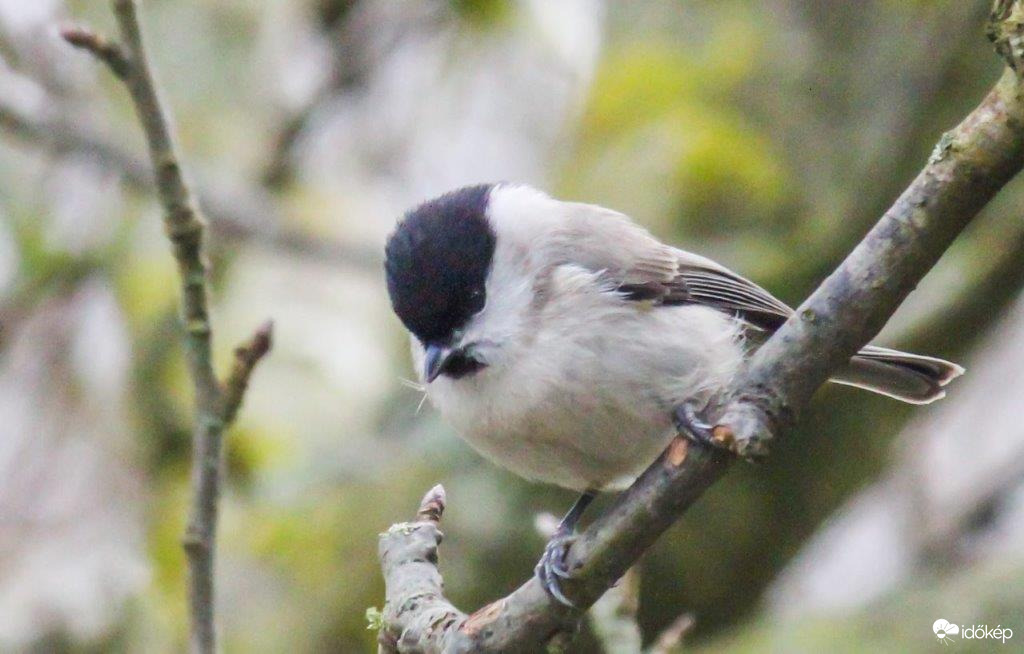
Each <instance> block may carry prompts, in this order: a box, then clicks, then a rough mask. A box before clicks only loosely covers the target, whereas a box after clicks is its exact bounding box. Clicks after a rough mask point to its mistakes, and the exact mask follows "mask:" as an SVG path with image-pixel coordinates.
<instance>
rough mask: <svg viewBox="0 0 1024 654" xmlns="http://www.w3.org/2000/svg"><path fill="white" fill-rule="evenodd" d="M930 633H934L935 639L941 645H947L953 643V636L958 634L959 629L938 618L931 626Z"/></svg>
mask: <svg viewBox="0 0 1024 654" xmlns="http://www.w3.org/2000/svg"><path fill="white" fill-rule="evenodd" d="M932 631H934V632H935V637H936V638H938V639H939V641H940V642H942V644H943V645H948V644H949V643H950V642H951V641H953V636H956V635H957V634H959V633H960V627H958V626H956V625H955V624H952V623H951V622H949V621H948V620H943V619H942V618H939V619H938V620H936V621H935V623H934V624H932Z"/></svg>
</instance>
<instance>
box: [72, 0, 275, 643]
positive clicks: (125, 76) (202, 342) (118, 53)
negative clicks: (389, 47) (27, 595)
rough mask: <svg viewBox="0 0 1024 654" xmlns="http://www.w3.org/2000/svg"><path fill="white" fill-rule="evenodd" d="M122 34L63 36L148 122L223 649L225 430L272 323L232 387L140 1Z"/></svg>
mask: <svg viewBox="0 0 1024 654" xmlns="http://www.w3.org/2000/svg"><path fill="white" fill-rule="evenodd" d="M112 4H113V10H114V15H115V18H116V19H117V24H118V29H119V33H120V41H121V42H120V43H114V42H112V41H109V40H108V39H105V38H103V37H100V36H98V35H96V34H94V33H93V32H90V31H89V30H87V29H84V28H80V27H76V28H69V29H65V30H64V31H63V32H62V35H63V36H64V38H65V39H66V40H67V41H68V42H69V43H71V44H72V45H74V46H76V47H80V48H84V49H86V50H88V51H89V52H91V53H92V54H93V55H95V56H96V57H97V58H98V59H99V60H100V61H102V62H103V63H105V64H106V65H107V66H108V67H109V68H110V69H111V71H112V72H113V73H114V74H115V75H116V76H117V77H118V78H120V79H121V80H123V81H124V84H125V86H126V87H127V89H128V92H129V94H130V95H131V98H132V103H133V105H134V107H135V111H136V115H137V116H138V118H139V121H140V122H141V123H142V128H143V132H144V134H145V137H146V142H147V144H148V146H149V154H150V161H151V163H152V168H153V170H154V172H155V178H156V188H157V195H158V197H159V199H160V204H161V205H162V206H163V210H164V216H163V221H164V230H165V231H166V233H167V236H168V238H169V239H170V241H171V245H172V249H173V252H174V257H175V259H176V260H177V262H178V271H179V273H180V275H179V277H180V282H181V283H180V292H181V305H180V306H181V315H180V318H181V322H182V325H183V326H184V331H185V346H186V347H185V353H186V360H187V362H188V370H189V376H190V378H191V380H192V386H193V392H194V401H195V408H196V415H195V426H194V431H193V460H192V501H191V506H190V511H189V518H188V526H187V528H186V533H185V537H184V539H183V545H184V548H185V552H186V554H187V555H188V564H189V593H188V595H189V614H190V618H191V630H190V642H191V648H192V650H193V651H194V652H203V653H207V652H214V651H216V623H215V620H214V551H215V545H216V533H217V505H218V500H219V497H220V487H221V479H222V475H221V469H222V467H223V437H224V430H225V429H226V427H227V426H228V425H229V424H230V423H231V421H232V420H233V419H234V417H235V414H236V412H237V410H238V407H239V406H240V405H241V402H242V396H243V395H244V393H245V389H246V387H247V386H248V380H249V375H250V374H251V373H252V369H253V367H254V366H255V365H256V363H257V362H258V361H259V360H260V359H261V358H262V357H263V355H265V354H266V353H267V351H268V350H269V349H270V343H271V333H270V331H271V326H270V324H269V323H267V324H266V325H264V326H263V327H261V328H260V330H259V331H257V333H256V335H255V336H254V337H253V339H252V340H251V341H250V342H249V343H248V344H246V345H244V346H242V347H241V348H239V350H238V351H237V352H236V363H235V367H234V369H233V371H232V373H231V375H230V377H229V379H228V383H227V385H226V386H225V387H223V388H222V387H221V384H220V382H219V380H218V379H217V375H216V373H215V372H214V368H213V354H212V349H213V348H212V328H211V325H210V311H209V279H208V264H207V261H206V256H205V253H204V243H203V241H204V232H205V226H206V223H205V220H204V219H203V216H202V214H201V213H200V211H199V208H198V205H197V204H196V200H195V197H194V195H193V193H192V190H191V188H190V187H189V185H188V183H187V182H186V181H185V179H184V176H183V175H182V171H181V163H180V158H179V155H178V152H177V147H176V144H175V140H174V136H173V133H172V129H171V119H170V116H169V113H168V111H167V110H166V108H165V107H164V105H163V103H162V102H161V100H160V94H159V91H158V90H157V86H156V83H155V81H154V79H153V73H152V71H151V70H150V64H149V59H148V57H147V55H146V49H145V46H144V44H143V38H142V31H141V28H140V26H139V20H138V7H137V4H136V2H135V0H113V3H112Z"/></svg>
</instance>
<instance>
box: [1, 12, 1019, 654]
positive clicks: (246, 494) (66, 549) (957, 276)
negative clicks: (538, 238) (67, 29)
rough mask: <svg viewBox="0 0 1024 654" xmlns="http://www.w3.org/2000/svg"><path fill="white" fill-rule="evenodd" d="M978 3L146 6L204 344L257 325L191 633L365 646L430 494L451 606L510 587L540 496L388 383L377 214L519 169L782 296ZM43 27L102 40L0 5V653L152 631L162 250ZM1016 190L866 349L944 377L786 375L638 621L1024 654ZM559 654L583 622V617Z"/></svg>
mask: <svg viewBox="0 0 1024 654" xmlns="http://www.w3.org/2000/svg"><path fill="white" fill-rule="evenodd" d="M988 5H989V2H988V1H987V0H943V1H939V0H934V1H920V0H916V1H909V0H864V1H862V2H846V1H843V0H824V1H823V0H760V1H758V2H749V1H746V0H716V1H711V0H686V1H668V0H649V1H644V2H611V1H602V0H520V1H513V0H448V1H442V0H433V1H426V0H422V1H416V2H412V1H408V2H393V1H391V0H292V1H285V0H273V1H262V2H261V1H257V0H177V1H171V0H147V1H146V2H144V23H145V27H146V28H147V30H148V36H149V43H150V46H151V51H152V55H153V58H154V62H155V64H156V66H157V70H158V77H159V79H160V81H161V82H162V83H163V85H164V88H165V91H166V97H167V99H168V100H169V101H170V103H171V105H172V106H173V109H174V113H175V115H176V118H177V122H178V126H179V136H180V140H181V143H182V146H183V148H184V152H185V154H186V160H187V166H188V169H189V172H190V175H191V177H192V178H193V179H194V180H195V182H196V183H197V185H198V186H199V187H200V189H201V190H202V196H203V205H204V208H205V210H206V212H207V214H208V216H209V219H210V221H211V223H212V237H211V257H212V260H213V264H214V270H215V297H214V302H213V303H214V309H215V311H214V320H215V330H216V332H215V338H216V350H217V353H218V360H219V362H220V364H221V366H224V365H226V364H227V362H228V361H229V360H230V352H231V348H232V346H233V345H234V344H235V343H237V342H239V341H240V340H242V339H243V338H244V337H246V336H247V335H248V334H249V333H250V332H251V330H252V329H253V328H254V327H255V326H256V325H257V324H258V323H259V322H261V321H262V320H263V319H265V318H266V317H273V318H274V320H275V321H276V330H277V331H276V334H277V339H276V346H275V349H274V351H273V354H272V356H271V357H269V359H268V360H266V361H265V362H264V363H263V364H262V365H261V366H260V368H259V369H258V370H257V372H256V375H255V379H254V381H253V384H252V387H251V391H250V393H249V396H248V398H247V402H246V405H245V407H244V409H243V411H242V414H241V418H240V420H239V423H238V425H237V426H236V428H235V429H234V430H233V431H232V433H231V436H230V440H229V443H228V468H229V471H228V474H229V481H228V484H227V492H226V494H225V497H224V500H223V512H222V521H221V540H220V547H219V578H218V581H219V597H218V603H219V607H220V617H221V623H222V633H223V642H224V647H225V650H226V651H229V652H283V651H295V652H360V651H370V650H372V648H373V647H374V645H373V642H374V637H375V634H374V632H373V631H372V630H368V629H367V621H366V618H365V612H366V609H367V608H368V607H371V606H380V605H381V603H382V601H383V587H382V582H381V580H380V578H379V574H378V564H377V559H376V541H377V537H376V535H377V533H378V532H379V531H382V530H384V529H386V528H387V526H388V525H389V524H390V523H392V522H396V521H399V520H404V519H407V518H408V517H409V516H410V515H411V513H412V512H413V511H414V510H415V508H416V506H417V503H418V501H419V499H420V497H421V495H422V494H423V492H424V491H426V490H427V489H428V488H430V487H431V486H432V485H433V484H435V483H437V482H443V483H444V484H445V486H446V487H447V489H448V497H449V502H450V504H449V510H448V513H447V514H446V516H445V523H446V526H445V533H446V535H447V538H446V541H445V544H444V546H443V549H442V552H441V557H442V560H441V567H442V571H443V572H444V574H445V578H446V582H447V590H448V593H449V596H450V597H451V598H452V599H453V600H454V601H455V602H456V603H457V604H458V605H459V606H461V607H463V608H466V609H471V608H475V607H478V606H480V605H482V604H483V603H485V602H487V601H489V600H492V599H495V598H497V597H499V596H501V595H503V594H506V593H507V592H509V591H510V590H512V589H513V588H514V587H515V586H517V585H518V584H519V583H520V582H521V581H522V580H524V579H525V578H526V577H527V576H528V575H530V574H531V570H532V567H533V564H534V562H535V560H536V558H537V557H538V555H539V554H540V551H541V548H542V544H543V539H542V537H541V536H540V535H538V533H537V529H536V527H535V522H536V517H537V515H538V514H542V513H544V512H552V513H561V512H562V511H564V509H565V508H566V507H567V506H568V505H569V503H570V502H571V501H572V499H573V497H572V496H571V494H569V493H567V492H563V491H560V490H557V489H553V488H547V487H542V486H538V485H532V484H529V483H526V482H524V481H521V480H519V479H517V478H514V477H512V476H511V475H509V474H507V473H505V472H503V471H501V470H499V469H497V468H495V467H493V466H491V465H490V464H488V463H486V462H484V461H483V460H481V459H480V458H479V457H478V456H477V455H476V454H475V453H474V452H473V451H472V450H470V448H469V447H468V446H467V445H465V444H464V443H462V442H461V441H460V440H458V438H457V437H456V436H455V434H454V433H453V432H452V430H451V429H449V428H448V427H447V426H445V425H444V424H443V423H442V422H441V421H440V420H439V418H438V417H437V416H436V415H435V413H434V412H433V411H432V410H431V409H430V408H429V406H425V407H422V409H420V408H419V405H420V400H421V397H420V394H419V393H418V392H416V391H415V390H414V389H412V388H409V387H408V385H406V384H404V383H403V381H402V380H403V379H411V378H412V377H413V372H412V371H411V369H410V364H409V357H408V348H407V341H406V336H405V335H404V333H403V332H402V329H401V326H400V324H399V323H398V321H397V320H396V319H395V318H394V317H393V316H392V315H391V313H390V309H389V307H388V303H387V298H386V294H385V291H384V287H383V284H382V271H381V266H380V255H381V250H382V244H383V241H384V238H385V236H386V235H387V233H388V231H389V229H390V228H391V226H392V225H393V224H394V221H395V220H396V218H397V217H398V216H399V215H401V213H402V211H403V210H404V209H406V208H408V207H409V206H411V205H413V204H415V203H416V202H418V201H421V200H423V199H425V198H427V197H430V196H433V195H436V194H438V193H440V192H443V191H445V190H448V189H450V188H453V187H456V186H459V185H462V184H467V183H472V182H479V181H493V180H515V181H524V182H528V183H531V184H534V185H536V186H539V187H541V188H544V189H547V190H549V191H550V192H552V193H553V194H555V195H557V196H560V197H564V198H567V199H575V200H585V201H591V202H596V203H600V204H604V205H607V206H610V207H613V208H616V209H619V210H621V211H624V212H626V213H628V214H630V215H631V216H633V217H634V218H635V219H636V220H637V221H639V222H641V223H643V224H644V225H646V226H648V227H649V228H650V229H651V230H652V231H653V232H654V233H655V234H656V235H658V236H659V237H662V238H664V239H666V240H669V241H671V242H675V243H679V244H681V245H684V246H686V247H689V248H692V249H695V250H698V251H700V252H702V253H704V254H707V255H709V256H712V257H714V258H717V259H719V260H720V261H722V262H724V263H726V264H728V265H730V266H732V267H734V268H736V269H738V270H740V271H743V272H744V273H746V274H747V275H748V276H750V277H751V278H753V279H755V280H757V281H758V282H760V283H761V284H762V285H764V286H765V287H767V288H768V289H771V290H772V291H773V292H775V293H776V294H778V295H779V296H780V297H782V298H783V299H785V300H787V301H790V302H792V303H798V302H799V301H800V300H801V299H802V298H803V297H805V296H806V294H807V293H808V292H809V291H810V290H811V289H812V288H813V287H814V286H815V284H816V283H817V282H818V281H819V280H820V279H821V278H822V277H823V276H824V275H826V274H827V273H828V272H829V271H830V270H831V269H832V268H833V267H834V266H835V265H836V264H837V262H838V261H839V260H841V258H842V257H843V255H844V254H845V253H846V252H847V251H848V250H849V249H850V248H851V247H852V246H853V244H855V243H856V242H857V240H858V239H859V238H860V237H861V235H862V234H863V233H864V232H865V231H866V230H867V228H868V227H869V226H870V225H871V224H873V222H874V221H875V220H877V218H878V216H880V215H881V213H882V211H884V209H885V208H886V207H887V206H888V205H889V204H890V203H891V202H892V201H893V200H894V198H895V197H896V195H897V194H898V193H899V191H900V190H901V189H902V188H903V187H904V186H905V185H906V184H907V183H908V182H909V180H910V179H911V178H912V177H913V175H914V174H915V173H916V171H917V170H918V169H919V168H920V166H921V165H922V163H923V162H924V161H925V160H926V159H927V157H928V156H929V153H930V151H931V149H932V147H933V145H934V143H935V142H936V141H937V140H938V138H939V136H940V135H941V133H942V132H943V131H944V130H945V129H948V128H950V127H951V126H953V125H954V124H955V123H956V122H957V121H958V120H959V119H960V118H961V117H962V116H963V115H965V114H966V113H967V112H968V111H969V110H970V109H971V108H972V107H973V106H974V105H975V104H976V103H977V102H978V100H979V99H980V98H981V97H982V95H983V94H984V92H985V91H986V89H987V88H988V87H989V86H990V85H991V84H992V82H993V81H994V80H995V79H996V77H997V76H998V74H999V70H1000V62H999V60H998V59H997V58H996V57H995V56H994V55H993V54H992V53H991V50H990V48H989V45H988V43H987V42H986V41H985V38H984V36H983V24H984V18H985V14H986V10H987V7H988ZM69 21H75V22H84V23H88V24H90V25H92V26H94V27H96V28H98V29H102V30H104V31H106V32H107V33H112V32H113V31H114V26H113V23H112V19H111V16H110V13H109V7H108V6H107V3H105V2H96V1H95V0H67V1H64V0H36V1H35V2H24V1H23V0H0V651H38V652H100V651H103V652H106V651H112V652H122V651H123V652H127V651H131V652H136V651H145V652H163V651H180V650H182V649H184V647H185V642H184V639H183V634H184V633H185V632H186V625H185V611H184V584H183V579H184V567H183V566H184V559H183V556H182V553H181V550H180V547H179V538H180V534H181V532H182V527H183V516H184V513H185V502H186V498H187V476H188V475H187V471H188V457H189V437H188V434H189V424H190V397H189V391H188V384H187V380H186V377H185V372H184V366H183V361H182V356H181V351H180V347H179V338H178V331H177V325H176V323H175V307H176V283H175V274H176V273H175V268H174V263H173V260H172V258H171V256H170V255H169V252H168V246H167V243H166V241H165V239H164V237H163V234H162V233H161V227H160V223H159V220H158V209H157V207H156V205H155V203H154V201H153V198H152V197H151V195H150V193H149V190H148V179H149V176H148V168H147V166H146V164H145V160H144V159H143V158H142V155H143V154H144V150H143V144H142V141H141V137H140V133H139V129H138V126H137V123H136V121H135V118H134V116H133V115H132V112H131V107H130V105H129V104H128V102H127V100H126V96H125V93H124V89H123V88H121V87H120V86H119V84H118V83H116V81H114V80H112V79H111V78H110V76H109V75H108V74H107V73H106V71H105V70H102V69H101V68H100V67H99V66H97V65H96V64H95V63H94V62H93V61H92V60H90V58H89V57H88V56H86V55H84V54H82V53H80V52H75V51H72V50H71V49H70V48H69V47H67V46H66V45H64V44H63V43H62V42H61V41H60V39H59V37H58V36H57V28H58V26H59V25H62V24H66V23H67V22H69ZM1022 208H1024V187H1022V184H1021V183H1020V182H1019V181H1018V182H1015V183H1013V184H1011V186H1010V187H1009V188H1007V189H1006V190H1005V191H1004V192H1003V193H1002V194H1001V195H1000V196H999V198H998V199H997V200H996V201H995V202H993V203H992V204H991V205H990V206H989V207H988V208H987V209H986V210H985V211H984V214H983V215H982V216H981V217H980V218H979V219H978V220H977V221H976V223H975V224H974V225H973V226H972V227H971V228H970V229H969V231H968V232H967V233H966V234H965V235H964V236H963V237H962V238H961V239H960V240H959V241H958V242H957V243H956V245H955V246H954V247H953V249H952V250H951V251H950V252H949V253H948V254H947V255H946V257H945V258H944V259H943V260H942V262H941V263H940V264H939V266H938V267H937V268H936V269H935V271H934V272H932V273H931V274H930V275H929V277H928V278H927V279H926V280H925V281H924V283H922V284H921V286H920V287H919V288H918V289H917V291H916V292H915V293H914V294H913V295H912V297H911V298H910V299H909V300H908V301H907V303H906V304H905V305H904V307H903V308H902V309H901V310H900V312H899V313H898V314H897V315H896V316H895V317H894V319H893V320H892V321H891V323H890V325H889V326H888V327H887V328H886V331H885V332H884V333H883V335H882V336H881V337H880V341H881V342H883V343H885V344H888V345H896V346H900V347H905V348H912V349H915V350H919V351H922V352H925V353H928V354H933V355H939V356H945V357H949V358H952V359H955V360H958V361H961V362H963V363H964V364H965V365H966V366H967V368H968V375H967V376H966V377H964V378H963V379H961V380H959V381H958V382H957V383H956V384H955V385H954V386H952V387H951V389H950V390H951V392H950V397H949V398H948V399H947V400H945V401H944V402H941V403H938V404H935V405H931V406H928V407H922V408H909V407H906V406H902V405H898V404H896V403H893V402H891V401H887V400H885V399H883V398H878V397H874V396H868V395H866V394H863V393H858V392H857V391H855V390H851V389H846V388H827V389H825V390H823V391H822V392H820V393H819V395H818V397H817V400H816V402H815V403H814V406H813V407H812V408H811V409H810V410H809V411H808V412H807V413H806V416H805V418H804V420H803V421H802V423H801V425H800V427H799V428H798V429H797V430H796V431H794V432H793V433H790V434H787V435H786V438H785V439H783V440H781V441H780V442H779V443H778V444H777V446H776V448H775V451H774V455H773V457H772V458H771V460H770V461H769V462H768V463H766V464H764V465H761V466H756V467H754V466H737V467H736V468H735V469H733V470H732V471H731V473H730V474H729V475H728V476H727V478H726V479H724V480H723V481H722V482H721V483H719V484H718V485H716V486H715V487H714V488H713V489H712V490H711V491H710V492H708V494H707V495H706V497H705V498H704V499H702V500H701V502H700V503H698V504H697V505H696V506H695V507H694V508H693V509H692V510H691V511H689V512H688V514H687V515H686V516H685V517H684V519H683V520H681V521H680V523H679V524H678V525H677V526H676V527H675V528H674V529H672V530H671V532H669V533H668V534H667V535H666V536H665V537H664V538H662V539H661V541H660V542H659V543H658V544H657V546H656V547H654V548H653V549H652V550H651V551H650V552H649V553H648V554H647V556H646V557H645V559H644V560H643V562H642V564H641V566H640V573H639V576H640V610H639V621H640V625H641V627H642V629H643V632H644V634H645V638H646V639H647V640H652V639H654V638H655V637H656V636H657V635H658V633H659V631H660V630H662V629H664V628H665V627H666V625H668V624H670V623H671V622H672V621H673V620H674V619H675V618H676V617H677V616H679V615H680V614H682V613H687V612H688V613H692V614H693V615H694V616H695V618H696V627H695V629H694V630H693V631H692V633H690V634H689V635H688V636H687V639H686V641H685V643H686V646H687V647H688V648H693V649H696V650H698V651H709V652H711V651H714V652H746V651H765V650H768V651H777V652H794V651H807V652H815V651H823V650H825V649H829V650H832V651H922V652H924V651H936V650H937V648H939V647H941V644H940V643H939V642H938V641H937V639H936V638H935V637H934V635H933V634H932V631H931V626H932V623H933V622H934V621H935V620H936V619H938V618H945V619H947V620H949V621H951V622H955V623H957V624H962V625H963V624H966V625H970V624H987V625H989V626H991V627H995V626H996V625H1002V626H1004V627H1007V626H1008V627H1010V628H1012V629H1014V630H1015V631H1016V632H1017V633H1016V634H1015V635H1014V637H1013V642H1016V647H1019V646H1020V643H1021V642H1024V381H1022V377H1024V373H1022V370H1024V298H1022V297H1021V291H1022V289H1024V259H1022V255H1021V252H1022V246H1024V222H1022V221H1021V212H1022ZM598 510H600V507H598ZM957 645H958V646H959V647H961V648H962V649H965V650H968V651H970V650H971V649H972V648H973V649H974V650H976V651H991V650H992V648H994V647H995V645H993V644H992V643H991V642H974V641H969V640H962V642H959V643H957ZM574 647H575V648H576V649H577V650H578V651H598V649H597V648H598V647H600V645H599V643H598V642H597V641H596V640H595V638H594V636H593V633H592V629H591V628H590V627H589V626H586V625H585V626H584V628H583V630H582V633H581V634H580V635H579V638H578V639H577V641H576V644H575V646H574ZM1014 647H1015V646H1014V645H1013V644H1012V642H1011V643H1010V644H1008V645H1007V646H1006V649H1005V651H1010V648H1014ZM998 651H1004V650H1003V649H999V650H998Z"/></svg>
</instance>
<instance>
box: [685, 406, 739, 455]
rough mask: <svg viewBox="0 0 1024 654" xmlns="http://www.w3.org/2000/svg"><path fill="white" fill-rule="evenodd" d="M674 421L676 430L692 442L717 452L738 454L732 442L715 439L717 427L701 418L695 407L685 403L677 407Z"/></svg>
mask: <svg viewBox="0 0 1024 654" xmlns="http://www.w3.org/2000/svg"><path fill="white" fill-rule="evenodd" d="M672 421H673V422H674V423H675V426H676V430H677V431H678V432H679V433H680V434H682V435H684V436H686V437H688V438H689V439H690V440H692V441H694V442H697V443H700V444H701V445H707V446H708V447H712V448H714V449H716V450H724V451H727V452H732V453H734V454H735V453H736V450H735V448H734V447H733V444H732V443H731V442H728V441H725V440H722V439H720V438H716V437H715V426H714V425H711V424H709V423H708V422H706V421H705V420H704V419H703V418H701V416H700V414H699V413H698V412H697V409H695V408H693V405H691V404H686V403H684V404H681V405H679V406H678V407H676V409H675V411H673V412H672Z"/></svg>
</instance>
